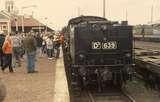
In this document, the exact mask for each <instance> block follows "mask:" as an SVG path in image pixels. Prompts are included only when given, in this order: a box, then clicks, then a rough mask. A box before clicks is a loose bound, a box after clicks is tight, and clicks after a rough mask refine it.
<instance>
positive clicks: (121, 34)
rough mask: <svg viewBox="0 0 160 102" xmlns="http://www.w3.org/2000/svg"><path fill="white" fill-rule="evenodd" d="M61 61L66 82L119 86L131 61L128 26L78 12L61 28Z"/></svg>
mask: <svg viewBox="0 0 160 102" xmlns="http://www.w3.org/2000/svg"><path fill="white" fill-rule="evenodd" d="M64 31H65V34H64V37H65V43H64V46H63V52H64V61H65V66H66V74H67V79H68V84H69V86H71V87H72V88H73V87H80V88H81V89H82V88H84V87H87V86H88V85H91V84H96V85H97V89H98V90H99V91H102V90H103V87H104V85H105V83H106V82H107V81H109V82H111V83H113V84H114V85H117V86H119V87H122V85H123V84H124V83H125V81H126V80H128V79H129V77H130V75H131V72H132V66H133V65H134V64H133V63H134V62H133V44H132V40H133V35H132V26H129V25H128V24H127V21H123V22H121V23H118V22H116V21H109V20H107V19H105V18H102V17H97V16H80V17H76V18H73V19H71V20H70V21H69V23H68V26H67V27H66V28H65V30H64Z"/></svg>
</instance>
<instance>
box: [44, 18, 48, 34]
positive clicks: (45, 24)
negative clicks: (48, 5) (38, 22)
mask: <svg viewBox="0 0 160 102" xmlns="http://www.w3.org/2000/svg"><path fill="white" fill-rule="evenodd" d="M44 19H45V20H46V24H45V25H46V31H45V32H46V33H47V19H48V18H47V17H45V18H44Z"/></svg>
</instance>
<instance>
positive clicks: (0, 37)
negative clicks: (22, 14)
mask: <svg viewBox="0 0 160 102" xmlns="http://www.w3.org/2000/svg"><path fill="white" fill-rule="evenodd" d="M4 41H5V35H4V32H3V31H0V66H1V67H2V66H3V63H4V61H3V57H4V53H3V51H2V46H3V43H4Z"/></svg>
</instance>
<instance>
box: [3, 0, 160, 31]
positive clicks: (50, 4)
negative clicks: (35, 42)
mask: <svg viewBox="0 0 160 102" xmlns="http://www.w3.org/2000/svg"><path fill="white" fill-rule="evenodd" d="M14 1H15V4H16V6H17V7H18V8H19V9H20V8H21V7H23V6H28V5H37V7H36V8H27V9H24V13H26V14H32V11H33V12H34V16H35V17H38V18H39V19H40V20H41V21H42V22H45V23H47V24H49V25H50V26H52V27H53V28H55V29H60V28H61V27H63V26H65V25H66V24H67V21H68V20H69V19H70V18H72V17H76V16H78V8H80V14H81V15H95V16H102V14H103V13H102V12H103V11H102V8H103V7H102V3H103V0H14ZM4 2H5V0H0V10H2V9H4ZM152 5H153V6H154V18H153V20H158V19H160V0H106V18H108V19H109V20H116V21H117V20H118V21H119V20H125V18H126V11H127V12H128V21H129V23H130V24H144V23H147V22H149V21H150V20H151V7H152ZM45 17H47V18H48V19H47V20H44V18H45Z"/></svg>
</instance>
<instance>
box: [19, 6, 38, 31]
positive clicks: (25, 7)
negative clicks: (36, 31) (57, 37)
mask: <svg viewBox="0 0 160 102" xmlns="http://www.w3.org/2000/svg"><path fill="white" fill-rule="evenodd" d="M30 7H37V6H36V5H29V6H24V7H22V8H21V9H22V32H23V33H24V15H23V10H24V9H27V8H30Z"/></svg>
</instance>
